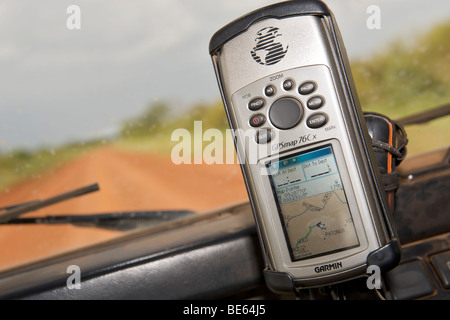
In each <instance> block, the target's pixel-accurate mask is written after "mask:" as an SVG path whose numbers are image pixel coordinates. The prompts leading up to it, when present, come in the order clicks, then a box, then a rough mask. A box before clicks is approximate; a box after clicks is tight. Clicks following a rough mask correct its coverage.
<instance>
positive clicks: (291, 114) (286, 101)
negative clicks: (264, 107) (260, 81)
mask: <svg viewBox="0 0 450 320" xmlns="http://www.w3.org/2000/svg"><path fill="white" fill-rule="evenodd" d="M302 117H303V106H302V104H301V102H300V101H298V100H296V99H294V98H281V99H278V100H277V101H275V102H274V103H273V104H272V106H271V107H270V110H269V118H270V121H271V122H272V124H273V125H274V126H275V127H277V128H278V129H283V130H287V129H291V128H293V127H295V126H296V125H297V124H299V122H300V120H302Z"/></svg>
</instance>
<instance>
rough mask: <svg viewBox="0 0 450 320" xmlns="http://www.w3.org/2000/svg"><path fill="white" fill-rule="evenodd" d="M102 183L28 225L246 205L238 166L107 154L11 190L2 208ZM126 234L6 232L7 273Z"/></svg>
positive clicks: (1, 264)
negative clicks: (61, 218)
mask: <svg viewBox="0 0 450 320" xmlns="http://www.w3.org/2000/svg"><path fill="white" fill-rule="evenodd" d="M95 182H97V183H98V184H99V186H100V191H97V192H94V193H92V194H88V195H84V196H82V197H79V198H75V199H71V200H68V201H66V202H63V203H60V204H56V205H53V206H50V207H47V208H45V209H41V210H39V211H36V212H34V213H29V214H27V215H25V216H24V217H31V216H38V215H56V214H91V213H107V212H121V211H132V210H159V209H161V210H164V209H167V210H169V209H171V210H172V209H188V210H194V211H198V212H201V211H204V210H209V209H212V208H215V207H219V206H222V205H226V204H230V203H233V202H239V201H244V200H246V199H247V193H246V191H245V186H244V182H243V179H242V175H241V172H240V168H239V166H238V165H206V164H205V165H175V164H173V163H172V161H171V159H170V156H166V155H149V154H143V153H138V154H136V153H129V152H124V151H119V150H116V149H114V148H112V147H105V148H100V149H96V150H94V151H92V152H91V153H89V154H85V155H83V156H81V157H79V158H77V159H75V160H73V161H71V162H69V163H67V164H65V165H63V166H61V167H59V168H56V169H52V170H50V171H49V172H47V173H44V174H42V175H41V176H40V177H39V178H35V179H31V180H28V181H25V182H23V183H20V184H18V185H16V186H14V187H11V188H10V190H8V191H7V192H3V193H1V194H0V207H1V206H5V205H9V204H14V203H20V202H24V201H31V200H35V199H44V198H47V197H51V196H54V195H56V194H58V193H62V192H66V191H69V190H73V189H76V188H79V187H82V186H85V185H88V184H91V183H95ZM121 234H122V233H121V232H115V231H107V230H100V229H95V228H82V227H76V226H71V225H57V226H54V225H52V226H49V225H18V226H0V245H1V247H2V253H1V255H0V271H1V270H4V269H7V268H10V267H13V266H16V265H21V264H24V263H28V262H31V261H35V260H37V259H41V258H44V257H48V256H51V255H55V254H58V253H62V252H67V251H69V250H73V249H77V248H81V247H84V246H86V245H89V244H93V243H97V242H100V241H105V240H108V239H111V238H114V237H117V236H120V235H121Z"/></svg>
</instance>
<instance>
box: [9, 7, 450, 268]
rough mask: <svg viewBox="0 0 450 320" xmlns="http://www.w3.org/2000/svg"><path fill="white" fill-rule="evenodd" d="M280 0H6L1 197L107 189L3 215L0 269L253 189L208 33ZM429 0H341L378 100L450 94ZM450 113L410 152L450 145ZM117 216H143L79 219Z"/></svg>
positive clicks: (360, 70) (383, 103) (447, 23)
mask: <svg viewBox="0 0 450 320" xmlns="http://www.w3.org/2000/svg"><path fill="white" fill-rule="evenodd" d="M274 2H276V1H261V0H251V1H245V2H244V1H222V2H211V1H196V0H195V1H194V0H189V1H179V0H171V1H140V0H139V1H137V2H136V1H133V2H127V1H121V2H110V1H103V0H102V1H95V2H92V1H85V0H80V1H77V2H76V3H77V4H75V5H74V4H72V3H68V2H66V1H53V0H40V1H35V2H30V1H23V0H20V1H17V0H7V1H2V3H1V4H0V39H1V40H0V41H1V45H0V70H1V77H0V82H1V83H0V94H1V97H2V99H1V101H0V207H1V208H4V209H3V210H7V209H8V208H7V207H10V206H15V205H18V204H22V203H26V202H32V201H42V200H45V199H48V198H52V197H54V196H57V195H59V194H63V193H67V192H70V191H73V190H76V189H78V188H83V187H85V186H89V185H93V184H98V189H99V190H98V191H95V192H89V193H88V194H84V195H82V196H79V197H76V198H71V199H68V200H65V201H62V202H58V203H55V204H53V205H50V206H45V207H42V208H40V209H38V210H34V211H31V212H26V213H23V214H21V215H20V216H18V217H17V218H18V219H28V218H33V219H34V218H36V217H40V218H42V217H47V216H52V217H58V216H70V218H69V219H68V220H67V219H66V218H64V219H66V220H64V219H61V220H58V219H55V218H53V219H52V220H51V221H52V222H53V223H47V222H48V221H50V220H48V221H47V222H46V223H44V222H45V221H44V220H42V219H41V220H36V219H34V220H27V221H28V222H27V223H24V221H23V220H22V222H17V221H16V222H15V223H9V224H2V225H0V243H1V246H2V254H1V255H0V272H1V271H4V270H7V269H10V268H13V267H17V266H20V265H24V264H28V263H32V262H35V261H38V260H40V259H44V258H46V257H50V256H54V255H57V254H61V253H65V252H68V251H72V250H75V249H80V248H84V247H86V246H89V245H93V244H95V243H99V242H102V241H108V240H111V239H114V238H117V237H121V236H123V235H124V234H129V233H130V232H136V230H142V228H152V227H153V226H154V225H155V224H158V223H165V222H166V221H170V220H171V219H183V218H184V217H186V216H189V215H199V214H202V213H203V212H206V211H209V210H213V209H216V208H218V207H222V206H228V205H232V204H236V203H241V202H245V201H248V197H247V192H246V189H245V185H244V181H243V178H242V174H241V169H240V167H239V164H238V161H237V159H236V156H235V153H234V145H233V140H232V138H231V134H230V132H229V130H228V123H227V118H226V115H225V112H224V108H223V105H222V101H221V98H220V92H219V89H218V87H217V81H216V78H215V75H214V70H213V67H212V63H211V61H210V56H209V54H208V43H209V40H210V38H211V36H212V34H213V33H214V32H215V31H217V30H218V29H219V28H221V27H222V26H224V25H225V24H227V23H228V22H230V21H232V20H233V19H235V18H237V17H239V16H241V15H243V14H245V13H247V12H249V11H251V10H254V9H256V8H259V7H261V6H263V5H267V4H270V3H274ZM422 2H423V1H421V0H413V1H408V4H407V5H406V3H405V2H403V1H396V2H393V3H391V2H386V1H364V0H362V1H361V0H345V1H341V0H340V1H331V0H330V1H326V3H327V4H328V5H329V6H330V8H331V9H332V11H333V12H334V14H335V17H336V20H337V23H338V25H339V27H340V29H341V33H342V35H343V38H344V42H345V44H346V48H347V52H348V54H349V58H350V60H351V66H352V71H353V76H354V79H355V82H356V87H357V90H358V95H359V97H360V100H361V104H362V106H363V109H364V110H365V111H375V112H379V113H382V114H385V115H387V116H389V117H390V118H392V119H400V118H404V117H407V116H410V115H413V114H415V113H418V112H423V111H426V110H431V109H433V108H435V107H439V106H442V105H445V104H448V103H450V91H449V90H448V88H449V87H450V77H449V74H450V42H449V41H448V34H450V2H448V1H446V0H432V1H431V2H432V3H433V5H429V6H426V7H424V6H423V5H422ZM448 125H449V119H448V117H442V118H440V119H437V120H433V121H430V122H429V123H427V124H425V125H410V126H407V128H406V130H407V133H408V138H409V144H408V158H410V157H414V156H417V155H420V154H423V153H426V152H431V151H434V150H439V149H442V148H444V147H448V145H449V142H450V133H449V131H448V129H447V127H448ZM0 213H1V211H0ZM111 213H123V214H130V213H133V217H137V216H138V213H139V214H142V215H139V219H136V220H139V223H136V224H127V225H126V227H125V226H123V225H122V226H120V227H117V224H114V223H116V222H114V223H113V224H114V225H113V224H112V223H104V224H100V223H97V224H96V223H89V221H87V222H86V221H85V220H84V222H80V221H77V223H74V220H76V218H73V217H76V216H89V215H96V219H97V220H95V221H98V219H102V217H98V215H102V214H111ZM121 217H122V218H124V219H128V221H129V220H130V219H131V220H132V216H130V215H126V216H121ZM161 217H163V218H161ZM107 218H108V219H111V216H108V217H107ZM116 218H117V217H114V219H116ZM88 220H89V219H88ZM148 220H152V222H151V223H148ZM108 221H110V220H108ZM115 221H116V220H115ZM146 221H147V222H146Z"/></svg>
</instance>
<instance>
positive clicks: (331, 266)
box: [314, 261, 342, 273]
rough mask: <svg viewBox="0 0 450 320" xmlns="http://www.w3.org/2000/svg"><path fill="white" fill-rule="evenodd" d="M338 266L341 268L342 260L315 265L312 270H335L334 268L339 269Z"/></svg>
mask: <svg viewBox="0 0 450 320" xmlns="http://www.w3.org/2000/svg"><path fill="white" fill-rule="evenodd" d="M340 268H342V262H340V261H339V262H335V263H330V264H324V265H322V266H320V267H315V268H314V271H315V272H316V273H321V272H325V271H331V270H336V269H340Z"/></svg>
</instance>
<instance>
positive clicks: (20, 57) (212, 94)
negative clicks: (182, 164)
mask: <svg viewBox="0 0 450 320" xmlns="http://www.w3.org/2000/svg"><path fill="white" fill-rule="evenodd" d="M275 2H277V1H263V0H245V1H242V0H226V1H225V0H223V1H218V0H214V1H213V0H129V1H126V0H121V1H119V0H96V1H92V0H70V1H66V0H36V1H29V0H2V1H1V2H0V151H8V150H12V149H17V148H36V147H43V146H57V145H61V144H63V143H66V142H69V141H75V140H78V141H85V140H89V139H94V138H101V137H104V136H108V135H111V134H114V133H115V132H117V130H118V128H119V127H120V124H121V123H123V121H124V119H129V118H131V117H134V116H136V115H138V114H140V113H141V112H143V110H145V108H146V107H147V106H148V105H149V104H151V103H153V102H155V101H168V102H170V104H171V105H172V106H173V112H174V114H176V113H177V112H178V113H181V112H183V111H184V110H186V108H188V107H189V106H191V105H193V104H195V103H208V102H212V101H216V100H217V99H219V97H220V96H219V90H218V87H217V82H216V79H215V76H214V71H213V68H212V63H211V60H210V56H209V53H208V44H209V40H210V38H211V36H212V35H213V34H214V32H215V31H217V30H218V29H220V28H221V27H222V26H224V25H225V24H227V23H228V22H230V21H232V20H234V19H235V18H238V17H239V16H241V15H243V14H245V13H248V12H249V11H252V10H255V9H257V8H259V7H262V6H265V5H268V4H271V3H275ZM325 2H326V3H327V5H328V6H329V7H330V8H331V10H332V11H333V12H334V14H335V17H336V20H337V22H338V25H339V28H340V29H341V33H342V35H343V38H344V42H345V44H346V48H347V52H348V54H349V56H350V59H363V58H365V57H370V56H371V55H372V54H374V53H375V52H377V51H380V50H381V51H382V50H383V48H384V47H386V46H387V44H388V43H390V42H392V41H394V39H399V38H400V39H405V41H411V39H414V37H415V35H417V33H422V32H425V31H426V30H428V29H429V28H430V27H431V26H432V25H433V24H435V23H438V22H441V21H444V20H449V19H450V1H448V0H428V1H423V0H326V1H325ZM70 5H77V6H78V8H79V9H80V12H79V13H80V24H79V26H80V29H69V28H68V26H67V21H68V20H69V21H72V20H70V19H71V17H72V14H73V11H70V12H69V13H68V12H67V9H68V7H69V6H70ZM373 5H376V6H377V7H378V8H379V9H380V20H379V21H380V28H379V29H369V28H368V27H367V20H368V19H369V18H370V16H371V14H372V11H370V12H368V11H367V10H368V8H369V7H370V6H373Z"/></svg>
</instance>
